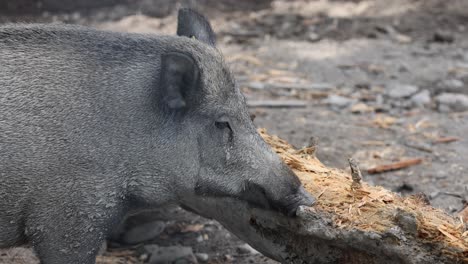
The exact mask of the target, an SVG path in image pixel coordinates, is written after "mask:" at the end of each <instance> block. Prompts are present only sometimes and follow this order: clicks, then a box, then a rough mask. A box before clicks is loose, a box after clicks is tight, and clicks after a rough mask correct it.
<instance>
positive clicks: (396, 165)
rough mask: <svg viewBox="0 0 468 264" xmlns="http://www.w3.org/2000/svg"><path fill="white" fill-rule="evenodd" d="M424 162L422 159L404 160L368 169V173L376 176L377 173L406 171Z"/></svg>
mask: <svg viewBox="0 0 468 264" xmlns="http://www.w3.org/2000/svg"><path fill="white" fill-rule="evenodd" d="M422 161H423V160H422V159H421V158H416V159H407V160H402V161H399V162H395V163H391V164H385V165H380V166H377V167H374V168H371V169H368V170H367V172H368V173H370V174H376V173H382V172H387V171H392V170H400V169H404V168H407V167H410V166H414V165H417V164H420V163H421V162H422Z"/></svg>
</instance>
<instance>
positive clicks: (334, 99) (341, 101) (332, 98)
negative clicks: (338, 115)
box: [325, 94, 356, 108]
mask: <svg viewBox="0 0 468 264" xmlns="http://www.w3.org/2000/svg"><path fill="white" fill-rule="evenodd" d="M355 101H356V100H354V99H351V98H348V97H344V96H341V95H334V94H332V95H329V96H328V98H327V99H325V102H326V103H327V104H329V105H330V106H334V107H339V108H344V107H347V106H349V105H351V104H352V103H354V102H355Z"/></svg>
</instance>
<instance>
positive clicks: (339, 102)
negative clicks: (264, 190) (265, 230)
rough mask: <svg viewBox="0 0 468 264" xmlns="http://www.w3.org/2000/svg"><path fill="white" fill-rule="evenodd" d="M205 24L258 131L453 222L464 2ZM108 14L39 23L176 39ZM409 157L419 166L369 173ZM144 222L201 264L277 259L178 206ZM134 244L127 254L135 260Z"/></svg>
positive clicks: (236, 15) (400, 0)
mask: <svg viewBox="0 0 468 264" xmlns="http://www.w3.org/2000/svg"><path fill="white" fill-rule="evenodd" d="M209 16H210V19H211V21H212V24H213V26H214V28H215V31H216V32H218V36H219V39H218V43H219V44H218V46H219V48H220V49H221V50H222V52H223V53H224V54H225V56H226V60H227V61H228V62H229V63H230V64H231V67H232V70H233V72H234V73H235V75H236V77H237V81H238V84H239V86H240V88H241V89H242V90H243V91H244V93H245V95H246V97H247V99H248V102H249V104H250V106H251V111H252V113H254V114H255V115H256V119H255V123H256V125H257V126H258V127H265V128H267V130H268V131H269V133H271V134H277V135H279V136H280V137H282V138H284V139H286V140H288V141H289V142H290V143H292V144H293V145H295V146H297V147H302V146H305V145H307V144H308V142H309V141H310V139H311V137H315V138H317V139H318V142H319V143H318V144H319V150H318V157H319V159H321V160H322V162H324V163H325V164H326V165H328V166H331V167H338V168H342V169H344V170H348V165H347V164H348V163H347V162H348V161H347V160H348V158H350V157H352V158H354V159H355V160H356V161H357V162H358V163H359V164H360V167H361V170H362V171H363V172H364V178H365V180H366V181H368V182H370V183H372V184H375V185H381V186H384V187H386V188H388V189H391V190H393V191H396V192H400V193H401V194H402V195H409V194H415V193H424V194H426V195H427V197H428V199H429V200H430V202H431V204H432V205H433V206H435V207H440V208H442V209H444V210H446V211H447V212H449V213H452V214H455V213H457V212H458V211H460V210H461V209H463V206H464V203H467V201H466V200H467V198H468V189H467V188H468V173H467V171H468V165H467V161H468V159H467V158H466V157H467V156H468V138H467V134H468V28H467V26H468V2H467V1H464V0H449V1H444V0H424V1H423V0H420V1H418V0H393V1H387V0H369V1H359V0H355V1H344V0H334V1H333V0H318V1H274V2H273V5H272V7H271V8H269V9H265V10H262V11H256V12H248V11H243V12H232V13H216V12H210V14H209ZM107 17H108V16H106V15H102V14H100V13H96V14H94V15H93V16H91V17H80V16H79V14H78V15H76V14H75V15H74V17H70V16H69V15H67V16H60V15H58V16H57V15H56V16H53V17H51V16H49V15H46V16H44V17H42V18H41V20H43V21H51V20H55V21H61V20H65V21H67V22H75V23H80V24H86V25H91V26H94V27H98V28H101V29H107V30H116V31H128V32H139V33H156V34H174V32H175V26H176V19H175V16H169V17H166V18H151V17H147V16H143V15H138V14H137V15H131V16H125V17H122V18H119V19H118V20H113V21H108V19H107ZM447 98H448V99H447ZM413 158H421V159H422V163H421V164H419V165H416V166H411V167H408V168H405V169H402V170H397V171H391V172H386V173H378V174H368V173H366V171H367V170H368V169H370V168H373V167H376V166H379V165H382V164H388V163H393V162H399V161H404V160H406V159H413ZM142 219H143V220H141V221H143V222H147V221H149V219H151V220H154V219H157V220H160V221H162V222H164V223H165V228H164V230H163V231H162V233H161V234H160V235H158V236H157V237H155V238H154V239H152V240H151V241H150V242H149V243H153V244H158V245H161V246H169V245H184V246H188V247H191V248H192V249H193V252H195V253H202V254H208V260H203V261H205V262H208V263H276V262H274V261H272V260H269V259H267V258H266V257H263V256H261V255H260V254H258V253H256V252H255V251H252V250H246V249H245V247H244V243H243V242H242V241H240V240H238V239H237V238H236V237H235V236H234V235H232V234H230V233H229V232H228V231H226V230H225V229H224V228H222V227H221V226H220V225H219V224H218V223H217V222H216V221H213V220H207V219H204V218H201V217H198V216H195V215H193V214H190V213H187V212H184V211H182V210H180V209H167V210H162V211H161V212H159V213H158V214H151V215H150V216H146V217H142ZM135 221H139V220H135ZM110 246H111V247H112V246H114V247H115V246H121V245H117V244H115V243H110ZM140 247H141V245H139V246H138V245H137V246H134V247H132V248H131V249H132V250H133V249H136V252H141V251H139V248H140ZM119 250H121V249H119ZM24 252H25V251H24V250H20V251H18V250H10V251H7V252H4V253H2V254H0V263H33V262H31V259H32V258H30V257H28V255H27V254H29V253H24ZM26 252H27V251H26ZM110 252H111V253H109V252H108V253H106V254H108V255H109V254H110V255H112V254H116V253H115V252H116V249H110ZM117 252H120V251H117ZM25 254H26V255H25ZM137 255H138V254H137ZM140 257H141V254H140ZM143 257H144V256H143ZM20 259H23V260H24V261H20ZM143 259H144V258H143ZM200 259H202V258H201V257H200ZM203 261H202V260H200V262H203ZM116 263H117V262H116ZM118 263H130V262H125V261H124V260H122V262H118Z"/></svg>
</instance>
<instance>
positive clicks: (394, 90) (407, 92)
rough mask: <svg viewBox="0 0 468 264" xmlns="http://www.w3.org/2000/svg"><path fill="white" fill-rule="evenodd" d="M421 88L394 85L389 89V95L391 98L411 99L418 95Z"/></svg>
mask: <svg viewBox="0 0 468 264" xmlns="http://www.w3.org/2000/svg"><path fill="white" fill-rule="evenodd" d="M418 90H419V88H418V87H417V86H415V85H408V84H393V85H390V86H389V87H388V88H387V95H388V96H390V97H391V98H395V99H399V98H405V97H409V96H411V95H413V94H415V93H417V92H418Z"/></svg>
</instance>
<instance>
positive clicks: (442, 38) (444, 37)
mask: <svg viewBox="0 0 468 264" xmlns="http://www.w3.org/2000/svg"><path fill="white" fill-rule="evenodd" d="M433 41H435V42H441V43H452V42H454V41H455V37H454V36H453V34H452V33H450V32H447V31H436V32H435V33H434V37H433Z"/></svg>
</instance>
